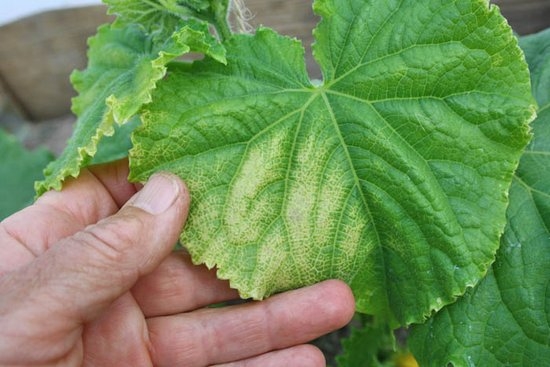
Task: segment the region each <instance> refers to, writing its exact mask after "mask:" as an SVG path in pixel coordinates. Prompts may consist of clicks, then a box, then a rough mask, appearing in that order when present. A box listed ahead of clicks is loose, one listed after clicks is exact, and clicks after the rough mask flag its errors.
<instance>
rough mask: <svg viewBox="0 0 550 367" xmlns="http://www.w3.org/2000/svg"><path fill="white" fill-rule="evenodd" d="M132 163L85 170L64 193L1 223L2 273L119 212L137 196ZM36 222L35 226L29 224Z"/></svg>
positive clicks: (45, 197) (67, 184) (53, 193)
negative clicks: (130, 178)
mask: <svg viewBox="0 0 550 367" xmlns="http://www.w3.org/2000/svg"><path fill="white" fill-rule="evenodd" d="M127 177H128V162H127V161H126V160H121V161H118V162H114V163H111V164H106V165H98V166H93V167H90V168H89V169H85V170H83V171H82V172H81V174H80V176H79V177H78V179H68V180H67V182H65V184H64V187H63V190H62V191H49V192H47V193H45V194H44V195H42V196H41V197H40V198H39V199H38V200H37V201H36V203H35V204H34V205H31V206H29V207H27V208H25V209H24V210H22V211H20V212H18V213H16V214H14V215H12V216H11V217H9V218H7V219H5V220H4V221H3V222H2V223H0V259H10V262H9V263H8V262H2V261H0V274H2V273H5V272H8V271H12V270H14V269H17V268H19V267H20V266H23V265H25V264H28V263H29V262H31V261H32V260H34V258H36V257H37V256H39V255H40V254H42V253H43V252H45V251H46V250H47V249H48V248H49V247H50V246H51V245H52V244H54V243H56V242H58V241H60V240H61V239H63V238H65V237H68V236H71V235H73V234H75V233H76V232H78V231H80V230H82V229H84V228H85V227H86V226H88V225H90V224H93V223H97V222H98V221H99V220H101V219H103V218H106V217H108V216H109V215H112V214H114V213H116V212H117V211H118V210H119V209H120V207H121V206H122V205H123V203H124V202H126V201H127V200H128V199H129V198H130V197H131V196H132V195H134V194H135V193H136V188H135V186H134V185H133V184H131V183H128V179H127ZM29 223H32V225H29Z"/></svg>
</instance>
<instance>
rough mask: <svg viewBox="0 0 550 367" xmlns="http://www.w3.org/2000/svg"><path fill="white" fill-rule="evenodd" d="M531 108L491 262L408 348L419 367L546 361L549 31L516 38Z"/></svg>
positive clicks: (511, 366)
mask: <svg viewBox="0 0 550 367" xmlns="http://www.w3.org/2000/svg"><path fill="white" fill-rule="evenodd" d="M521 46H522V48H523V49H524V50H525V54H526V57H527V61H528V63H529V66H530V69H531V75H532V80H533V92H534V94H535V97H536V98H537V101H538V103H539V111H538V117H537V119H536V120H535V121H534V122H533V132H534V138H533V140H532V141H531V143H530V144H529V146H528V147H527V150H526V152H525V154H524V155H523V157H522V158H521V162H520V166H519V168H518V170H517V173H516V175H515V177H514V180H513V183H512V187H511V189H510V206H509V208H508V211H507V219H508V221H507V226H506V230H505V233H504V236H503V237H502V240H501V247H500V249H499V251H498V254H497V260H496V262H495V264H494V265H493V266H492V269H491V271H490V272H489V274H488V275H487V277H486V278H485V279H483V281H482V282H481V283H480V284H479V286H478V287H476V288H475V289H473V290H471V291H469V292H468V293H467V294H466V295H465V296H464V297H463V298H461V299H460V300H459V301H458V302H456V303H455V304H453V305H452V306H450V307H447V308H445V309H443V310H442V311H441V312H439V313H438V314H437V315H435V316H434V317H433V318H432V319H430V320H429V321H428V322H427V323H426V324H424V325H419V326H416V327H414V328H413V332H412V336H411V341H410V343H411V347H412V348H413V350H414V353H415V355H416V356H417V359H419V361H420V364H421V365H426V366H447V365H448V363H450V364H451V365H452V366H457V367H459V366H465V367H466V366H467V367H470V366H507V367H520V366H546V365H548V363H549V361H550V271H549V270H550V184H549V183H550V93H549V90H550V89H549V88H550V31H545V32H542V33H539V34H537V35H532V36H528V37H524V38H523V39H522V40H521Z"/></svg>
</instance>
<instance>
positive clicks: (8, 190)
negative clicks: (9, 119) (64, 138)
mask: <svg viewBox="0 0 550 367" xmlns="http://www.w3.org/2000/svg"><path fill="white" fill-rule="evenodd" d="M0 157H2V159H1V160H0V177H1V179H0V198H2V199H1V200H0V220H2V219H4V218H6V217H8V216H9V215H11V214H13V213H15V212H16V211H18V210H20V209H23V208H24V207H25V206H27V205H29V204H31V203H32V201H33V197H34V190H33V183H34V181H36V180H37V179H39V178H40V177H41V176H42V170H43V169H44V167H45V166H46V165H47V164H48V163H49V162H50V161H51V160H53V158H54V157H53V154H52V153H51V152H50V151H48V150H47V149H44V148H40V149H36V150H33V151H29V150H27V149H25V147H23V146H22V145H21V143H20V142H19V141H18V140H17V139H16V138H15V137H14V136H12V135H10V134H8V133H7V132H5V131H4V130H3V129H0Z"/></svg>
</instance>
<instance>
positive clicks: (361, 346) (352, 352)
mask: <svg viewBox="0 0 550 367" xmlns="http://www.w3.org/2000/svg"><path fill="white" fill-rule="evenodd" d="M395 345H396V341H395V337H394V335H393V332H392V330H390V329H389V328H388V327H387V325H385V324H383V325H379V324H377V323H375V322H374V321H372V320H366V321H364V322H363V325H361V326H360V327H352V328H351V334H350V335H349V336H348V337H347V338H345V339H343V340H342V353H341V354H340V355H338V356H337V357H336V362H337V365H338V367H396V364H395V363H394V358H393V357H394V356H395V355H396V352H395V351H394V350H395ZM397 367H399V366H397Z"/></svg>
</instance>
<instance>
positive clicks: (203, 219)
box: [131, 0, 534, 325]
mask: <svg viewBox="0 0 550 367" xmlns="http://www.w3.org/2000/svg"><path fill="white" fill-rule="evenodd" d="M464 3H466V7H468V6H469V8H468V9H469V11H470V12H471V13H474V14H475V15H476V16H479V17H480V18H481V21H480V20H478V19H477V18H476V20H475V22H474V21H472V22H473V23H472V25H471V28H472V30H468V32H470V31H471V32H472V33H473V34H474V35H475V37H474V38H476V37H477V38H479V39H480V40H477V41H476V42H477V43H476V44H477V45H478V47H482V46H483V47H484V49H485V50H486V51H487V52H484V53H483V57H484V59H483V60H485V61H484V62H482V63H481V64H478V63H477V61H479V60H480V56H479V55H481V54H480V52H479V51H478V50H477V49H472V50H470V51H469V50H468V49H467V47H462V46H460V47H458V51H456V52H457V54H458V55H459V56H461V57H462V56H464V55H466V56H467V55H472V56H471V58H472V60H474V61H476V62H465V66H463V67H464V68H465V70H468V71H470V70H471V71H472V73H471V75H470V77H469V78H467V81H466V82H464V83H460V84H456V83H455V81H456V79H457V78H459V76H461V75H462V74H463V73H461V72H458V71H456V70H455V69H456V67H457V66H456V63H457V61H456V60H458V59H459V57H458V56H457V57H456V58H454V59H453V58H449V60H446V59H445V57H444V55H443V53H442V52H441V51H440V50H439V48H440V47H444V45H445V44H447V41H446V40H445V39H443V40H442V41H441V42H440V43H441V44H443V46H442V45H440V43H436V44H435V46H434V48H435V51H434V52H435V55H436V57H435V58H434V59H435V60H436V61H428V62H427V63H426V65H428V67H427V68H426V70H424V69H422V70H420V71H419V68H420V66H421V65H420V62H421V61H422V57H421V56H422V55H418V54H414V55H412V56H408V57H407V60H395V61H394V62H393V63H390V64H388V65H389V66H385V65H383V64H382V63H378V61H376V60H377V57H374V56H376V55H374V56H373V59H374V60H375V63H377V64H376V65H377V67H376V68H373V69H368V68H366V67H365V65H366V63H365V62H364V61H365V60H366V59H365V57H366V56H361V57H358V58H355V59H354V58H351V59H350V58H348V59H344V58H343V56H342V57H340V56H341V55H339V57H338V59H339V60H344V61H338V62H336V63H334V65H332V66H331V65H329V64H330V63H331V62H332V61H331V60H333V59H335V57H329V56H326V55H323V52H324V51H322V50H329V49H331V48H333V47H334V46H331V45H332V43H331V42H340V43H342V44H344V46H345V45H346V42H347V40H348V38H349V37H348V38H345V37H344V38H343V39H342V37H340V38H339V39H338V40H337V41H335V39H336V38H337V36H338V32H336V36H334V37H329V35H330V25H331V24H332V23H335V24H336V23H338V22H342V20H341V16H342V13H345V12H346V10H345V9H347V8H349V10H347V11H348V12H353V13H354V14H353V16H355V17H365V16H367V15H365V14H367V13H368V12H369V11H373V13H374V14H377V11H379V10H380V9H381V8H385V7H386V6H392V4H395V6H394V9H393V13H396V14H399V15H400V17H401V18H403V19H407V18H410V17H411V16H412V15H414V14H417V13H418V12H419V8H418V6H419V5H418V4H417V2H415V3H412V2H401V3H395V2H389V3H388V2H386V3H384V4H382V3H381V2H363V1H354V0H347V1H342V2H341V3H338V5H342V7H339V8H338V10H339V12H336V11H334V9H336V7H335V5H336V2H334V1H329V0H326V1H317V2H316V3H315V4H316V7H317V9H318V10H319V9H322V11H321V12H322V15H323V16H324V17H325V19H324V20H323V21H322V23H321V25H320V26H319V27H318V28H317V30H316V33H315V34H316V37H317V46H316V48H315V50H316V53H317V58H318V60H319V61H320V62H321V64H322V65H321V66H322V67H324V75H325V81H324V83H323V84H322V85H319V86H312V85H311V83H310V82H309V81H308V78H307V75H306V74H305V67H304V66H303V49H302V48H301V47H299V45H297V44H296V42H295V41H292V40H289V39H285V38H282V37H279V36H276V35H275V34H274V33H273V32H271V31H268V30H266V29H261V30H259V31H258V32H257V33H256V35H255V36H239V37H234V38H233V39H232V40H230V41H229V42H228V43H226V44H225V46H226V48H227V50H228V66H227V67H223V68H222V67H215V66H214V65H213V64H212V63H208V62H206V63H205V62H198V63H195V64H194V65H192V66H191V67H189V68H188V67H179V68H174V69H173V70H172V71H171V77H170V78H168V79H167V80H166V81H163V83H162V85H159V89H158V95H157V97H155V101H156V102H155V103H153V104H152V105H150V106H148V108H147V113H146V114H145V119H144V125H143V127H142V128H141V129H139V130H138V131H137V132H136V133H135V134H134V147H135V148H134V150H133V151H132V154H131V166H132V177H133V179H136V180H144V179H145V178H146V177H147V176H148V175H150V174H151V173H152V172H154V171H155V170H156V169H168V170H172V171H173V172H176V173H178V174H180V176H181V177H183V178H184V179H186V180H187V181H188V184H189V186H190V188H191V191H192V192H193V193H194V204H192V205H193V206H192V209H191V217H190V221H189V222H188V225H187V228H186V230H185V231H184V233H183V235H182V240H183V242H184V243H185V244H186V246H187V248H188V249H189V251H190V252H191V254H192V255H193V258H194V261H196V262H204V263H206V264H207V265H208V266H210V267H213V266H217V267H218V275H219V276H221V277H223V278H229V279H231V282H232V285H233V286H235V287H237V288H238V289H239V290H240V291H241V294H242V295H243V296H245V297H246V296H252V297H255V298H262V297H264V296H266V295H269V294H271V293H274V292H277V291H281V290H285V289H289V288H293V287H296V286H300V285H305V284H310V283H313V282H316V281H319V280H322V279H327V278H331V277H337V278H342V279H344V280H346V281H347V282H348V283H350V284H351V285H352V289H353V290H354V294H355V296H356V299H357V306H358V309H359V310H360V311H362V312H366V313H370V314H375V315H377V316H379V317H380V318H381V319H383V320H386V321H387V322H388V323H390V324H391V325H397V324H408V323H411V322H413V321H418V320H422V319H423V318H424V317H425V316H426V315H427V314H429V313H430V312H431V311H432V310H434V309H439V308H441V307H443V306H444V305H445V304H448V303H450V302H452V301H453V300H454V299H455V297H456V296H458V295H460V294H462V293H463V292H464V291H465V288H466V287H467V286H471V285H473V284H475V283H476V282H477V281H478V280H479V279H480V278H481V276H482V275H483V274H484V273H485V272H486V271H487V268H488V267H489V265H490V263H491V262H492V261H493V259H494V253H495V251H496V248H497V247H498V237H499V236H500V234H501V232H502V230H503V227H504V223H505V207H506V204H507V198H506V192H507V188H508V186H509V184H510V181H511V178H512V173H513V171H514V169H515V168H516V166H517V163H518V161H519V155H520V152H521V149H522V148H523V147H524V146H525V144H526V143H527V141H528V139H529V133H528V126H527V122H528V121H529V119H530V118H531V117H532V115H533V108H534V107H533V101H532V98H531V95H530V93H529V79H528V71H527V67H526V65H525V63H524V62H523V60H522V58H521V52H520V51H519V49H518V48H517V44H516V43H515V41H514V38H513V36H512V33H511V31H510V29H509V28H508V27H507V26H506V24H505V22H504V21H503V19H502V18H501V17H500V16H499V15H498V13H496V12H495V11H494V10H489V9H488V8H487V4H485V3H484V2H482V1H469V2H461V3H460V4H455V3H453V4H452V6H456V7H457V8H456V9H454V8H452V9H451V10H454V12H451V13H449V12H448V11H447V10H448V9H449V5H448V2H442V1H435V0H434V1H430V2H422V4H424V5H425V4H429V5H431V6H432V7H433V8H434V9H435V10H433V9H432V14H431V15H433V16H438V17H439V18H442V19H443V18H447V17H450V18H451V19H454V20H455V22H454V23H453V24H455V26H454V28H452V29H451V30H447V32H448V33H449V34H450V35H454V36H455V37H458V36H460V35H462V34H464V32H465V31H464V27H463V25H461V24H460V22H459V20H461V19H462V16H463V14H462V13H461V11H460V10H461V9H462V7H463V6H464V5H463V4H464ZM388 4H390V5H388ZM367 5H368V6H367ZM401 5H402V6H401ZM346 6H347V8H346ZM323 7H324V8H323ZM327 9H328V10H327ZM331 9H332V10H331ZM342 9H344V10H342ZM438 9H445V10H446V11H445V12H443V14H439V13H437V11H438ZM329 10H330V11H329ZM382 10H383V9H382ZM453 17H454V18H453ZM483 21H485V22H486V23H488V24H491V26H490V27H489V28H490V30H492V31H493V32H487V29H484V28H483V27H481V26H480V25H479V24H478V23H480V22H481V23H483ZM331 22H332V23H331ZM451 23H452V22H451ZM457 24H458V25H457ZM483 24H484V23H483ZM491 27H494V28H495V29H493V28H491ZM354 32H356V33H357V34H354V35H352V36H353V37H355V38H356V39H363V38H365V37H362V36H363V33H361V32H359V31H357V30H356V31H354ZM453 32H454V33H453ZM455 33H457V34H458V35H456V34H455ZM494 33H496V34H499V35H500V38H499V40H498V42H497V41H495V40H493V38H491V36H492V35H493V34H494ZM484 35H485V36H484ZM350 37H351V36H350ZM353 37H352V38H353ZM365 39H367V41H368V38H365ZM472 42H473V41H472ZM495 43H497V49H496V51H494V52H493V54H491V52H492V51H491V50H493V49H494V48H495ZM327 44H328V46H327ZM344 46H342V47H340V48H339V49H345V47H344ZM367 46H368V45H363V46H362V47H363V48H366V49H368V47H367ZM392 46H395V45H394V44H392ZM398 46H399V44H397V46H395V47H398ZM377 47H378V52H379V53H383V52H386V51H387V50H385V49H381V48H380V47H381V46H377ZM453 47H455V48H457V47H456V46H453ZM406 49H407V50H408V48H407V47H406ZM419 49H422V50H426V48H419ZM390 51H391V50H390ZM489 51H491V52H489ZM393 53H395V52H393ZM407 55H408V54H407ZM506 55H508V56H506ZM379 56H380V55H379ZM424 56H425V57H424V59H427V58H428V56H429V54H425V55H424ZM503 56H506V58H505V59H503V60H501V58H502V57H503ZM369 57H370V56H369ZM378 58H379V57H378ZM472 60H469V61H472ZM467 61H468V60H467ZM441 62H443V63H444V65H447V67H448V68H449V70H451V72H450V73H449V75H446V73H444V70H439V71H438V72H437V73H435V74H436V77H434V76H432V75H431V74H430V73H429V70H430V69H431V68H432V67H435V66H437V65H438V64H439V63H441ZM354 63H355V65H354ZM327 65H329V66H327ZM372 65H374V64H372ZM372 65H371V66H372ZM480 65H481V66H480ZM385 68H386V69H385ZM501 69H502V70H507V69H510V70H514V71H515V72H517V75H516V74H512V73H509V72H508V71H506V72H505V73H504V74H502V75H500V76H499V70H501ZM450 74H452V75H450ZM481 74H483V75H485V74H486V75H489V76H488V77H487V78H488V79H487V80H492V82H491V83H490V85H483V86H482V87H477V82H478V79H479V77H478V76H479V75H481ZM403 75H409V76H410V78H409V79H410V81H408V83H409V84H407V85H412V86H413V87H414V88H413V89H412V91H413V92H414V93H412V94H411V93H408V92H407V91H408V90H409V89H410V88H409V87H407V88H399V83H397V84H396V83H395V80H396V78H398V77H402V76H403ZM466 75H468V74H466ZM373 76H377V77H376V78H374V77H373ZM383 76H385V77H386V79H387V80H384V82H383V83H381V82H380V81H381V80H382V79H383V78H382V77H383ZM415 78H416V79H415ZM441 78H443V79H441ZM491 78H493V79H491ZM409 79H407V80H409ZM440 79H441V80H440ZM439 81H444V82H445V83H441V84H442V85H438V84H439ZM509 84H511V85H513V87H511V86H510V85H509ZM197 85H200V86H202V87H201V88H199V89H197V87H196V86H197ZM426 85H429V86H430V87H429V88H427V87H426ZM453 85H456V86H455V87H454V89H453ZM504 85H505V89H504V91H503V92H501V91H500V90H499V87H501V86H504ZM174 90H178V91H179V92H178V93H179V95H177V96H174V95H172V96H170V94H173V91H174ZM434 91H435V92H434ZM436 92H437V93H436ZM381 97H384V98H381ZM174 109H176V110H177V111H175V110H174ZM166 111H172V112H173V114H172V113H168V112H166ZM155 126H158V128H157V127H155ZM167 152H168V157H164V158H163V157H162V154H166V153H167ZM480 153H483V154H480ZM495 188H496V189H495ZM485 196H487V198H486V199H484V200H480V198H483V197H485ZM488 198H490V199H488ZM495 217H496V218H498V219H496V220H493V219H494V218H495Z"/></svg>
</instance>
